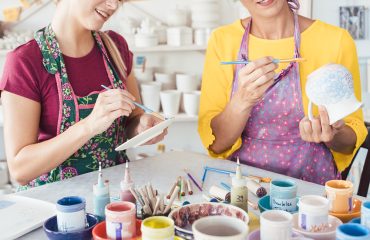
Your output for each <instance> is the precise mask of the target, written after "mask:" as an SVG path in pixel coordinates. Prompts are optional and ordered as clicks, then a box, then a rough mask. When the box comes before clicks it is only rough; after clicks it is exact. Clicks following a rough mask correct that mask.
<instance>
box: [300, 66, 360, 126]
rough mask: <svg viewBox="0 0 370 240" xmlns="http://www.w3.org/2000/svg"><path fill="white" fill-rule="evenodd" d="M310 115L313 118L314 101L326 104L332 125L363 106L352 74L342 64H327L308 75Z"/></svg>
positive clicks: (307, 90)
mask: <svg viewBox="0 0 370 240" xmlns="http://www.w3.org/2000/svg"><path fill="white" fill-rule="evenodd" d="M306 93H307V96H308V98H309V103H308V117H309V119H310V120H311V119H313V114H312V103H314V104H316V105H322V106H325V108H326V110H327V111H328V115H329V120H330V121H329V122H330V125H331V124H333V123H335V122H337V121H338V120H341V119H343V118H344V117H346V116H348V115H350V114H351V113H353V112H355V111H357V110H358V109H359V108H361V107H362V105H363V104H362V103H361V102H359V101H357V99H356V96H355V95H354V90H353V79H352V74H351V72H350V71H348V69H347V68H345V67H344V66H343V65H340V64H327V65H324V66H322V67H320V68H319V69H317V70H315V71H314V72H312V73H311V74H310V75H308V77H307V84H306Z"/></svg>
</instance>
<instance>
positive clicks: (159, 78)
mask: <svg viewBox="0 0 370 240" xmlns="http://www.w3.org/2000/svg"><path fill="white" fill-rule="evenodd" d="M154 78H155V81H156V82H160V83H162V90H171V89H176V81H175V76H174V74H171V73H159V72H156V73H154Z"/></svg>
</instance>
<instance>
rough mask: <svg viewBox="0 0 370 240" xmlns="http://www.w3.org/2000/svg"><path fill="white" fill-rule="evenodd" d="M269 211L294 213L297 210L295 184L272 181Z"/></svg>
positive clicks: (289, 181) (290, 181)
mask: <svg viewBox="0 0 370 240" xmlns="http://www.w3.org/2000/svg"><path fill="white" fill-rule="evenodd" d="M270 206H271V209H278V210H284V211H287V212H295V211H296V210H297V184H296V183H295V182H294V181H292V180H288V179H286V180H273V181H271V184H270Z"/></svg>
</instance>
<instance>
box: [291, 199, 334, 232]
mask: <svg viewBox="0 0 370 240" xmlns="http://www.w3.org/2000/svg"><path fill="white" fill-rule="evenodd" d="M328 215H329V200H328V199H326V198H324V197H321V196H314V195H306V196H303V197H301V198H300V200H299V213H298V226H299V227H300V228H302V229H304V230H306V231H309V232H320V231H322V230H324V229H325V228H326V227H327V226H328Z"/></svg>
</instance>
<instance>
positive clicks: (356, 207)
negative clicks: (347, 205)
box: [329, 198, 362, 223]
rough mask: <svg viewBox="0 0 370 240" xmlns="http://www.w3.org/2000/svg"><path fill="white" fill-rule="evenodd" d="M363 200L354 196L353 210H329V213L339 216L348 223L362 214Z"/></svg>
mask: <svg viewBox="0 0 370 240" xmlns="http://www.w3.org/2000/svg"><path fill="white" fill-rule="evenodd" d="M361 204H362V202H361V200H359V199H357V198H353V201H352V211H351V212H347V213H334V212H331V211H329V214H330V215H332V216H335V217H337V218H339V219H340V220H341V221H342V222H344V223H346V222H349V221H351V220H352V219H354V218H358V217H360V215H361Z"/></svg>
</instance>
